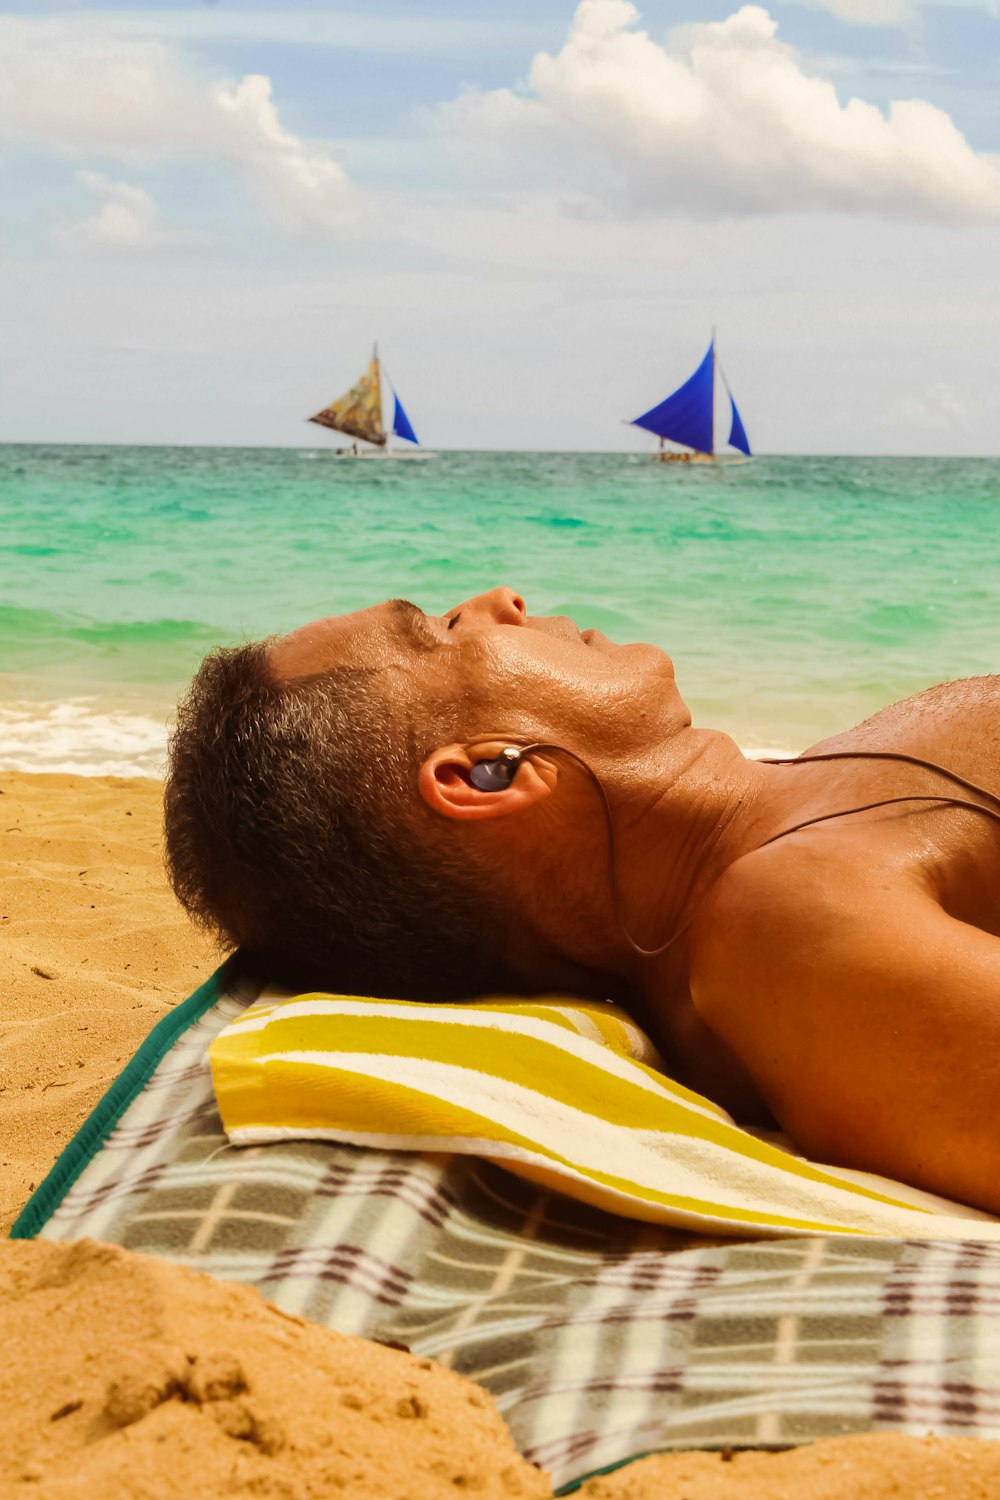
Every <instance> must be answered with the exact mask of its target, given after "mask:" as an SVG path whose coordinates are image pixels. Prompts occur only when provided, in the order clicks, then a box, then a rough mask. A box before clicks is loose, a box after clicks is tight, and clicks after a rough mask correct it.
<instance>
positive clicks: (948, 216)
mask: <svg viewBox="0 0 1000 1500" xmlns="http://www.w3.org/2000/svg"><path fill="white" fill-rule="evenodd" d="M872 21H878V22H879V23H880V24H871V22H872ZM998 64H1000V0H988V3H987V0H983V3H981V4H973V3H970V4H966V5H958V4H954V5H952V4H947V5H942V4H938V5H923V4H920V3H919V0H795V3H781V4H778V3H772V4H769V5H766V6H759V5H753V6H742V7H741V6H740V5H739V4H738V3H731V4H724V3H720V4H711V3H707V0H684V3H681V0H677V3H667V0H648V3H647V4H645V5H642V6H639V7H633V6H629V5H628V4H627V3H626V0H585V3H584V4H583V5H581V6H580V7H579V8H577V7H576V6H575V5H574V4H572V3H569V4H565V3H561V0H559V3H557V0H536V3H531V4H529V3H526V0H510V3H506V4H505V5H503V6H502V7H501V6H496V5H495V4H494V5H491V6H487V5H485V4H481V3H479V0H463V3H458V0H453V3H440V0H439V3H437V4H432V5H419V6H417V5H412V4H411V5H407V4H402V3H401V0H396V3H394V4H388V3H382V0H368V3H366V4H364V5H360V4H359V5H356V6H355V7H353V8H352V7H348V6H336V5H329V4H319V3H312V4H310V3H298V4H292V5H289V6H286V7H281V8H279V7H277V6H275V5H273V4H272V5H267V4H262V3H259V0H258V3H253V0H242V3H239V4H236V3H228V0H216V3H212V4H208V3H200V4H159V5H155V6H154V5H149V4H145V5H144V4H135V3H133V4H129V5H124V4H107V5H104V6H102V7H94V6H86V5H66V4H63V5H56V4H49V3H45V0H39V3H34V4H32V5H31V6H30V7H27V6H21V7H15V6H11V5H9V4H4V3H3V0H0V67H2V68H3V76H4V77H5V79H6V80H7V81H8V83H10V85H11V86H10V87H7V88H5V91H4V92H5V98H6V102H5V103H2V104H0V185H2V188H0V190H2V194H3V202H4V208H5V212H4V214H3V221H2V226H0V281H2V293H3V295H2V298H0V301H2V303H3V305H4V307H5V308H6V312H5V314H4V327H3V329H2V330H0V332H2V336H3V339H4V348H5V351H6V355H7V357H6V359H5V361H4V372H3V388H2V391H0V438H2V439H4V440H8V441H36V440H38V441H41V440H53V441H94V442H107V441H113V442H130V441H132V442H165V443H175V442H176V443H184V442H195V443H265V444H278V445H281V444H290V445H300V444H302V443H303V442H312V441H314V440H322V437H323V435H322V434H317V429H315V428H306V427H304V426H303V423H302V418H303V417H304V416H305V415H307V414H308V412H309V411H311V410H315V409H316V407H317V406H319V405H321V404H323V403H324V402H325V401H326V400H328V399H330V398H331V397H332V396H333V395H334V394H336V393H337V392H338V391H339V390H340V389H342V388H343V387H344V386H346V385H347V384H348V383H349V382H350V381H351V380H352V379H353V377H354V376H355V375H356V374H357V373H358V372H359V371H360V369H361V367H362V365H363V363H364V361H365V359H366V357H367V353H368V349H369V346H370V343H371V341H372V339H373V338H374V337H378V339H379V342H380V347H381V350H382V353H383V355H384V357H385V360H386V363H387V365H388V367H389V369H390V371H391V373H392V375H393V377H394V379H395V381H396V383H397V385H398V386H399V387H400V389H401V392H402V393H403V395H404V398H405V400H406V404H407V408H408V410H409V411H410V415H411V417H412V419H413V422H414V425H415V426H416V427H417V430H418V432H420V434H421V436H422V437H423V438H424V439H425V441H427V442H429V443H431V444H435V445H440V446H447V447H463V446H468V447H484V448H490V447H498V448H499V447H526V448H543V447H544V448H596V449H611V448H622V447H633V448H636V449H641V448H642V446H643V443H644V441H645V439H643V438H642V436H641V435H640V434H638V433H636V432H634V431H633V430H631V429H629V428H627V427H623V426H622V424H621V420H620V419H621V418H622V417H628V416H630V415H634V414H635V413H636V412H638V411H641V410H644V409H645V408H646V407H648V406H650V405H652V404H653V403H654V402H655V401H657V400H658V399H660V398H661V397H662V396H663V395H664V394H666V393H667V391H668V390H669V389H671V388H672V386H673V385H674V384H676V383H678V382H679V381H680V380H682V379H683V378H685V376H686V375H687V374H688V373H690V371H691V370H692V369H693V368H694V366H695V364H696V363H697V362H698V360H699V359H700V358H701V355H702V353H703V352H704V347H705V344H706V343H707V339H708V333H709V329H710V328H711V326H712V325H713V324H716V325H717V326H718V329H719V340H720V349H721V353H722V356H723V359H724V362H725V365H726V369H727V373H728V375H729V377H730V381H731V383H732V384H733V386H734V389H735V391H736V393H737V396H738V399H739V401H740V406H741V410H742V411H743V414H744V417H745V420H746V423H747V427H748V430H749V432H750V437H751V440H752V441H753V442H754V443H755V446H757V447H758V448H760V449H761V450H769V451H776V452H792V451H797V452H803V451H804V452H810V451H815V452H871V453H878V452H891V453H923V452H932V453H933V452H938V453H945V454H947V453H996V452H998V451H1000V439H998V436H997V434H998V432H1000V381H998V380H997V353H998V336H1000V313H998V307H1000V299H998V296H997V293H998V291H1000V287H998V275H997V269H996V267H997V266H998V265H1000V232H998V226H1000V91H998V90H997V87H996V82H995V80H996V78H997V69H998Z"/></svg>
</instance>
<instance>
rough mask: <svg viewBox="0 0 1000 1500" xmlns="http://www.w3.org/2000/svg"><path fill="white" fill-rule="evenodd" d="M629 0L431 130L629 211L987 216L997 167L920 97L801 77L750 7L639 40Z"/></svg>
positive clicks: (996, 207) (582, 8) (530, 177)
mask: <svg viewBox="0 0 1000 1500" xmlns="http://www.w3.org/2000/svg"><path fill="white" fill-rule="evenodd" d="M637 19H638V12H637V10H636V8H635V6H634V5H632V4H630V3H629V0H582V3H581V4H580V5H579V7H578V9H577V11H576V15H575V17H574V19H573V22H572V25H571V27H570V31H569V35H568V36H567V38H566V42H565V44H564V46H563V48H562V50H561V51H560V52H559V53H558V54H556V55H555V56H551V55H550V54H549V53H546V52H540V53H538V54H537V55H536V57H535V58H534V60H533V62H532V64H531V70H530V74H529V81H528V88H527V90H526V91H525V92H523V93H515V92H514V91H513V90H511V89H497V90H493V91H491V92H486V93H468V94H465V95H463V96H461V97H460V98H459V99H457V100H455V101H454V102H453V103H451V104H449V105H446V106H445V107H444V109H443V111H442V116H441V118H442V124H443V128H444V130H445V132H446V134H447V135H448V136H449V137H450V138H451V139H452V140H454V141H455V143H456V144H458V145H459V146H461V147H462V148H463V149H466V150H472V151H476V152H478V153H480V154H481V155H485V158H486V160H487V161H489V162H490V164H491V165H492V167H493V168H494V169H497V168H499V169H501V170H503V169H506V170H509V171H510V172H512V173H513V174H516V175H517V176H518V178H519V180H520V181H521V182H522V183H523V184H527V185H529V186H531V185H532V184H538V183H539V181H541V182H542V183H544V184H546V186H547V189H548V191H550V192H555V193H556V194H557V195H558V194H560V193H562V192H563V191H567V190H568V191H570V192H573V193H579V192H580V191H586V192H587V193H588V194H589V195H590V196H591V199H592V200H593V201H595V202H597V203H600V204H603V205H605V206H613V207H616V208H618V209H621V208H624V209H626V210H629V211H632V212H635V213H656V214H663V213H668V214H669V213H677V214H687V213H696V214H704V215H751V214H761V213H764V214H767V213H782V212H790V211H795V212H801V211H802V210H807V211H816V210H834V211H846V212H849V213H867V214H875V215H879V216H883V217H896V218H900V217H901V218H918V219H928V220H934V219H938V220H945V221H960V222H976V221H986V220H996V219H997V218H1000V158H996V157H990V156H985V155H980V154H977V153H976V152H974V151H973V150H972V149H971V147H970V146H969V145H968V143H967V141H966V140H965V138H964V136H963V135H962V134H961V132H960V131H959V130H958V129H957V127H956V126H955V124H954V123H953V121H952V120H951V118H950V117H949V116H948V115H947V114H946V113H945V112H944V111H943V110H941V109H938V108H936V107H935V106H934V105H931V104H928V103H926V102H924V101H923V100H920V99H908V100H899V101H896V102H894V103H893V104H891V105H890V106H889V111H888V114H887V115H884V114H883V113H882V112H881V110H880V109H879V108H878V107H877V106H876V105H873V104H868V103H865V102H864V101H863V100H861V99H857V98H853V99H850V100H848V102H847V103H846V104H841V103H840V101H839V99H838V97H837V94H836V90H835V89H834V87H833V85H832V84H831V83H829V82H828V81H826V80H825V79H823V78H819V77H815V76H811V75H810V74H808V73H807V72H806V71H805V70H804V68H803V66H802V64H801V62H800V59H799V58H798V56H797V55H796V53H795V51H794V50H793V49H792V48H791V47H789V46H787V45H786V44H784V43H782V42H780V41H779V40H778V39H777V35H776V32H777V26H776V23H775V22H774V21H773V20H772V19H771V17H770V16H769V15H768V13H767V11H766V10H764V9H762V8H761V7H760V6H757V5H745V6H743V7H742V8H741V9H740V10H738V11H736V12H735V13H734V14H733V15H731V16H729V17H728V19H727V20H724V21H719V22H713V23H711V24H707V25H692V26H687V27H684V28H680V29H678V30H677V31H675V32H674V33H673V34H672V36H671V38H670V39H669V41H668V43H667V44H666V45H661V44H660V43H658V42H656V41H654V40H653V39H652V38H651V37H650V36H649V35H648V33H647V32H645V31H641V30H638V29H637V28H636V26H635V22H636V21H637Z"/></svg>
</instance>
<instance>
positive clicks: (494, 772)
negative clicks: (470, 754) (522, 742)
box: [469, 745, 521, 792]
mask: <svg viewBox="0 0 1000 1500" xmlns="http://www.w3.org/2000/svg"><path fill="white" fill-rule="evenodd" d="M520 766H521V752H520V750H518V749H517V747H516V746H515V745H508V746H507V748H506V750H501V752H500V754H499V755H498V756H497V758H496V760H477V761H476V764H475V765H474V766H473V767H472V770H471V771H470V772H469V780H470V781H471V782H472V785H473V786H474V787H476V788H477V789H478V790H479V791H481V792H504V791H506V790H507V788H508V787H509V786H510V784H511V782H512V781H513V780H514V777H515V776H516V775H517V773H518V770H519V769H520Z"/></svg>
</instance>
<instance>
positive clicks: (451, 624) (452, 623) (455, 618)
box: [448, 610, 462, 630]
mask: <svg viewBox="0 0 1000 1500" xmlns="http://www.w3.org/2000/svg"><path fill="white" fill-rule="evenodd" d="M461 618H462V611H461V610H459V612H458V614H457V615H452V617H451V619H450V620H449V621H448V629H449V630H453V629H454V628H455V626H456V625H457V624H458V622H459V620H460V619H461Z"/></svg>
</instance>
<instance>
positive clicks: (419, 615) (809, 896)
mask: <svg viewBox="0 0 1000 1500" xmlns="http://www.w3.org/2000/svg"><path fill="white" fill-rule="evenodd" d="M820 757H826V758H820ZM605 799H606V800H605ZM998 808H1000V677H989V678H975V679H971V680H967V681H962V682H955V683H949V684H943V685H940V686H938V687H933V688H931V689H929V690H928V691H927V692H925V693H921V694H919V695H918V696H917V697H915V698H911V699H908V700H907V701H906V702H903V703H897V704H894V705H893V706H892V707H890V708H886V709H883V710H882V711H881V712H880V713H878V714H876V715H875V716H874V717H873V718H870V719H867V720H866V721H865V722H864V723H863V724H860V725H859V726H857V728H855V729H851V730H849V731H847V732H846V733H844V734H841V735H837V736H835V737H834V738H833V739H830V740H825V741H823V743H822V744H820V745H816V746H813V747H812V748H811V749H810V750H808V751H806V752H805V754H804V755H803V756H802V757H800V758H799V759H797V760H795V761H792V762H790V763H785V764H767V763H763V762H760V761H753V760H748V759H747V758H745V757H744V755H743V754H742V753H741V752H740V750H739V748H738V747H737V746H736V744H735V743H734V742H733V741H732V740H731V739H730V738H729V737H728V736H727V735H725V734H722V733H719V732H716V731H714V730H708V729H699V728H695V727H693V726H692V723H691V716H690V714H689V712H688V710H687V709H686V707H685V706H684V703H683V702H682V700H681V697H680V694H679V692H678V689H677V684H676V682H675V680H674V671H673V666H672V663H671V661H670V658H669V657H668V656H666V655H665V654H664V653H663V652H662V651H660V650H659V649H658V648H656V647H654V646H648V645H627V646H617V645H614V644H613V643H612V642H611V641H609V640H607V639H606V638H605V637H604V636H603V635H602V634H601V633H600V632H599V631H596V630H587V631H583V632H582V633H581V632H580V631H578V630H577V627H576V626H575V625H574V624H573V623H572V621H570V620H569V619H566V618H562V617H552V618H541V617H533V616H530V615H529V614H528V613H527V611H526V608H525V605H524V603H523V601H522V600H521V599H520V598H519V597H518V595H517V594H515V593H514V592H513V591H512V590H511V589H507V588H498V589H494V590H493V591H492V592H490V593H487V594H482V595H480V596H479V597H477V598H475V599H471V600H469V601H467V602H466V603H465V604H462V605H460V606H458V607H457V608H455V609H453V610H449V611H448V613H447V614H445V615H440V616H431V615H425V614H424V613H423V612H422V611H421V610H420V609H418V608H417V607H416V606H415V605H413V604H409V603H408V602H406V601H404V600H399V599H395V600H391V601H390V602H389V603H386V604H380V605H376V606H375V607H374V608H372V609H367V610H362V611H359V612H358V613H355V614H348V615H340V616H334V617H331V618H329V619H324V620H318V621H315V622H314V623H312V624H310V625H306V626H303V627H302V628H301V629H300V630H296V631H294V632H293V633H292V634H291V635H288V636H285V637H282V638H280V639H277V640H275V641H272V642H263V643H256V644H251V645H246V646H242V647H238V648H234V649H231V650H223V651H218V652H215V653H213V654H212V655H211V656H209V657H208V658H207V659H206V661H205V662H204V663H203V664H202V666H201V668H200V670H199V672H198V674H197V676H196V678H195V680H194V683H193V686H192V688H191V691H190V693H189V695H188V697H187V699H186V701H185V702H184V703H183V704H182V705H181V708H180V713H179V719H178V727H177V730H176V732H175V736H174V740H173V744H172V753H171V768H170V775H169V780H168V786H167V849H168V861H169V865H170V871H171V876H172V879H173V882H174V886H175V889H176V890H177V892H178V894H179V896H180V898H181V900H182V901H183V902H184V904H185V905H186V906H187V908H188V910H189V911H191V912H192V914H193V915H194V916H195V917H196V918H198V919H200V920H201V921H202V922H203V923H205V924H207V925H209V926H210V927H212V928H214V930H216V931H217V932H218V933H220V934H221V935H222V936H223V937H224V938H225V939H227V940H228V941H229V942H231V943H233V944H238V945H240V946H241V947H243V948H244V949H245V950H247V951H248V952H250V953H251V954H254V955H256V956H257V957H258V958H259V960H260V962H261V963H262V964H263V965H264V966H266V968H267V969H268V970H269V972H270V973H271V974H272V975H273V976H274V977H276V978H280V979H282V980H284V981H285V982H287V983H290V984H293V985H295V986H297V987H300V988H325V989H332V990H335V991H340V992H343V993H360V994H370V995H388V996H396V997H399V998H415V999H451V998H454V997H464V996H473V995H481V994H484V993H519V994H523V993H527V994H531V993H539V992H542V991H564V992H565V991H570V992H574V993H577V994H582V995H588V996H596V997H603V998H610V999H613V1000H615V1001H616V1002H617V1003H619V1004H620V1005H623V1006H624V1007H626V1008H627V1009H629V1010H630V1011H631V1012H632V1014H633V1015H635V1017H636V1019H637V1020H639V1021H640V1022H641V1023H642V1024H644V1025H645V1026H646V1028H647V1030H649V1031H650V1033H651V1034H652V1035H653V1037H654V1039H655V1040H656V1041H657V1042H658V1044H659V1046H660V1048H661V1050H662V1051H663V1053H664V1055H665V1056H666V1057H667V1059H668V1061H669V1066H670V1070H671V1072H672V1073H673V1075H674V1076H676V1077H678V1078H679V1079H681V1080H682V1081H683V1082H685V1083H687V1084H688V1085H689V1086H690V1087H692V1088H694V1089H696V1090H698V1091H699V1092H701V1093H703V1094H706V1095H708V1096H710V1097H711V1098H713V1099H715V1100H717V1101H718V1102H719V1103H720V1104H722V1105H724V1106H725V1107H726V1108H727V1109H729V1110H730V1111H731V1112H732V1113H733V1114H734V1115H735V1116H736V1118H737V1119H739V1120H742V1121H744V1122H751V1121H763V1120H767V1119H769V1118H773V1119H775V1120H777V1121H778V1122H779V1123H780V1125H781V1126H782V1128H783V1129H784V1130H785V1131H787V1133H788V1134H789V1136H790V1137H791V1138H792V1140H793V1141H794V1142H795V1144H796V1145H797V1146H798V1147H800V1148H801V1149H802V1150H804V1151H805V1152H806V1153H808V1154H809V1155H810V1156H811V1157H812V1158H813V1159H815V1160H820V1161H827V1162H831V1163H837V1164H840V1165H843V1166H849V1167H854V1168H862V1169H866V1170H868V1171H873V1172H878V1173H882V1174H884V1175H886V1176H889V1177H893V1178H896V1179H899V1180H901V1181H904V1182H909V1183H912V1184H914V1185H916V1186H918V1187H922V1188H926V1189H928V1190H931V1191H933V1192H937V1193H940V1194H943V1195H945V1196H947V1197H951V1198H957V1199H961V1200H963V1201H965V1202H967V1203H969V1204H973V1205H975V1206H977V1207H979V1208H983V1209H987V1210H990V1211H992V1212H995V1213H1000V1111H998V1110H997V1108H996V1096H997V1092H998V1089H1000V901H998V899H997V890H998V888H1000V828H998V826H997V823H998V821H1000V813H998ZM649 950H655V953H654V954H652V955H651V954H650V952H649Z"/></svg>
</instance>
